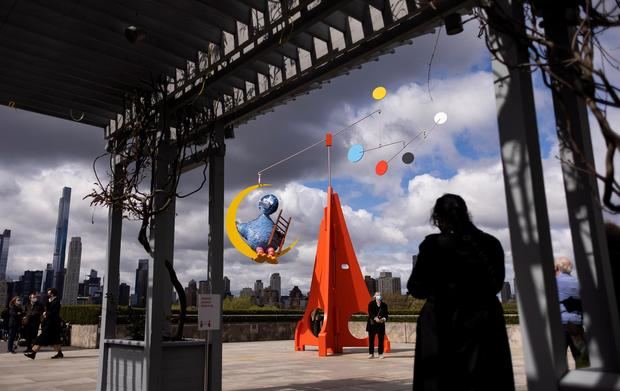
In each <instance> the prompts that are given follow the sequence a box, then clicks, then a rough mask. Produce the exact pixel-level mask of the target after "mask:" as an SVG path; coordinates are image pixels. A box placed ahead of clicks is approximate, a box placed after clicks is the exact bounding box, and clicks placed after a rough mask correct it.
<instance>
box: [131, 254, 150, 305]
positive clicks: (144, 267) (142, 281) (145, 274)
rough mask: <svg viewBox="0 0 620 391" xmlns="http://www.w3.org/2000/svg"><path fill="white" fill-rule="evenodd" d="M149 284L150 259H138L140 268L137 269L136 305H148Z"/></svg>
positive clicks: (135, 285)
mask: <svg viewBox="0 0 620 391" xmlns="http://www.w3.org/2000/svg"><path fill="white" fill-rule="evenodd" d="M148 284H149V260H148V259H138V268H137V269H136V282H135V284H134V294H135V296H134V299H135V302H134V303H133V305H134V306H135V307H140V308H144V307H145V306H146V288H147V287H148Z"/></svg>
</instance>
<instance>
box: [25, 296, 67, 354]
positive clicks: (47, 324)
mask: <svg viewBox="0 0 620 391" xmlns="http://www.w3.org/2000/svg"><path fill="white" fill-rule="evenodd" d="M47 297H48V299H47V303H45V312H43V319H42V324H41V335H39V336H38V337H37V338H36V339H35V341H34V346H33V347H32V351H31V352H28V353H24V356H26V357H28V358H31V359H33V360H34V359H35V357H36V356H37V352H38V351H39V350H41V346H49V345H52V346H54V350H55V351H56V355H54V356H52V358H63V357H64V355H63V354H62V350H61V346H60V333H61V331H62V327H61V320H60V307H61V306H60V300H58V291H57V290H56V288H50V289H48V290H47Z"/></svg>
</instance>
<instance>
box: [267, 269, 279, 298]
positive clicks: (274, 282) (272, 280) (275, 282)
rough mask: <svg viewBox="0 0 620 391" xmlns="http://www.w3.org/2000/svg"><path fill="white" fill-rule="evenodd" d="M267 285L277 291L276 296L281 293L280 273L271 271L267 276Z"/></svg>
mask: <svg viewBox="0 0 620 391" xmlns="http://www.w3.org/2000/svg"><path fill="white" fill-rule="evenodd" d="M269 287H270V288H271V289H273V290H275V291H277V292H278V296H280V295H281V294H282V279H281V278H280V273H273V274H272V275H271V276H270V277H269Z"/></svg>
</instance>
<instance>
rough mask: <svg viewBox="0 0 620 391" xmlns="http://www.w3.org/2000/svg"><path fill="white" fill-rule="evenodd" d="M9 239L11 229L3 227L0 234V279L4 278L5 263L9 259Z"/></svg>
mask: <svg viewBox="0 0 620 391" xmlns="http://www.w3.org/2000/svg"><path fill="white" fill-rule="evenodd" d="M10 240H11V230H10V229H5V230H4V233H3V234H2V235H0V281H4V280H6V264H7V262H8V260H9V242H10Z"/></svg>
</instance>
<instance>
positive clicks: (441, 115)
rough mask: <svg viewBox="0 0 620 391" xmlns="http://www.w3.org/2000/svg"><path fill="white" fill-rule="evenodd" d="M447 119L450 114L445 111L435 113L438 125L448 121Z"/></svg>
mask: <svg viewBox="0 0 620 391" xmlns="http://www.w3.org/2000/svg"><path fill="white" fill-rule="evenodd" d="M447 120H448V114H446V113H444V112H443V111H440V112H439V113H437V114H435V123H436V124H437V125H443V124H445V123H446V121H447Z"/></svg>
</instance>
